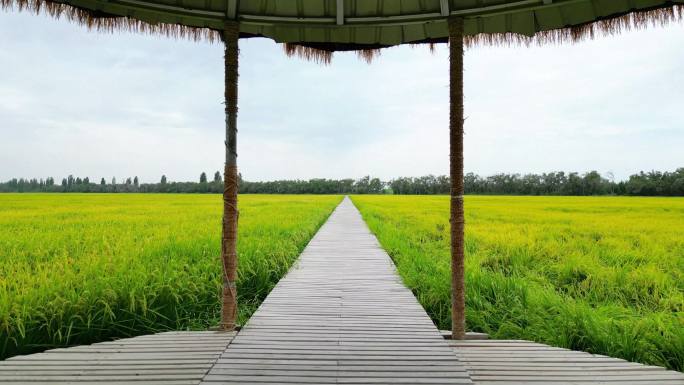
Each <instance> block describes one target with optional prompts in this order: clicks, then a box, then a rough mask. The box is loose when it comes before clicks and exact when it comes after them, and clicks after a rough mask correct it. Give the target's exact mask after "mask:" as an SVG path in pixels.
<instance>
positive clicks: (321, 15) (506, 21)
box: [0, 0, 684, 61]
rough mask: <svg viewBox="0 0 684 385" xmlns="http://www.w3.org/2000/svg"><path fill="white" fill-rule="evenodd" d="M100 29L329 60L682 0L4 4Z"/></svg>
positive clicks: (569, 30)
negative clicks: (454, 20)
mask: <svg viewBox="0 0 684 385" xmlns="http://www.w3.org/2000/svg"><path fill="white" fill-rule="evenodd" d="M0 5H1V6H2V7H3V8H17V9H20V10H29V11H33V12H45V13H47V14H49V15H51V16H54V17H64V18H67V19H69V20H72V21H76V22H78V23H80V24H83V25H86V26H88V27H90V28H93V29H97V30H104V31H115V30H131V31H137V32H143V33H160V34H163V35H167V36H173V37H189V38H192V39H208V40H218V39H220V37H221V31H222V29H223V28H224V25H225V23H226V22H235V21H237V22H239V24H240V33H241V37H253V36H263V37H267V38H271V39H273V40H275V41H276V42H279V43H287V46H286V51H287V52H288V53H289V54H297V55H301V56H304V57H308V58H310V59H316V60H320V61H329V60H330V57H331V54H332V52H335V51H348V50H356V51H360V55H361V56H362V57H364V58H365V59H367V60H369V59H370V58H372V56H373V54H374V52H376V51H375V50H377V49H379V48H384V47H390V46H394V45H399V44H423V43H428V44H435V43H442V42H446V41H447V36H448V28H447V23H446V19H447V17H448V16H456V17H462V18H463V19H464V34H465V40H466V44H468V45H473V44H511V43H522V44H535V43H548V42H552V43H556V42H566V41H577V40H581V39H585V38H593V37H594V36H596V35H601V34H613V33H617V32H620V31H622V30H625V29H630V28H642V27H645V26H648V25H661V24H664V23H667V22H670V21H673V20H681V19H682V16H683V15H684V0H489V1H486V2H485V1H480V0H401V1H400V0H173V1H170V0H64V1H62V2H57V1H53V0H0Z"/></svg>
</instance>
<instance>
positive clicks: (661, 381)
mask: <svg viewBox="0 0 684 385" xmlns="http://www.w3.org/2000/svg"><path fill="white" fill-rule="evenodd" d="M449 344H450V345H451V346H452V347H453V349H454V351H455V352H456V354H457V355H458V356H459V358H460V359H461V360H462V361H463V362H464V364H465V365H466V368H467V369H468V371H469V373H470V375H471V378H472V380H473V382H474V383H476V384H478V385H526V384H540V385H541V384H545V385H546V384H549V385H573V384H581V385H600V384H615V385H618V384H619V385H684V374H683V373H679V372H675V371H672V370H665V369H664V368H661V367H659V366H649V365H641V364H636V363H633V362H628V361H625V360H620V359H617V358H612V357H606V356H601V355H596V354H589V353H585V352H576V351H572V350H567V349H561V348H555V347H551V346H548V345H544V344H538V343H535V342H529V341H519V340H518V341H515V340H480V341H449Z"/></svg>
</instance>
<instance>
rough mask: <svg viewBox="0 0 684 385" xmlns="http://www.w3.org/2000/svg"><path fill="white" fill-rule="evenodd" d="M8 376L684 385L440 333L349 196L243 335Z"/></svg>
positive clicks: (18, 362)
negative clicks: (459, 339) (455, 339)
mask: <svg viewBox="0 0 684 385" xmlns="http://www.w3.org/2000/svg"><path fill="white" fill-rule="evenodd" d="M471 380H472V382H471ZM10 383H11V384H17V385H29V384H30V385H48V384H50V385H58V384H59V385H66V384H74V385H83V384H96V385H105V384H109V385H133V384H135V385H142V384H150V385H161V384H168V385H200V384H204V385H218V384H247V385H249V384H333V383H335V384H399V383H404V384H454V383H456V384H468V383H475V384H480V385H514V384H516V385H518V384H520V385H531V384H535V385H541V384H551V385H599V384H604V385H605V384H615V385H617V384H625V385H684V374H682V373H677V372H673V371H667V370H665V369H663V368H659V367H654V366H646V365H639V364H634V363H630V362H627V361H624V360H619V359H615V358H610V357H605V356H597V355H590V354H588V353H582V352H573V351H569V350H565V349H560V348H554V347H550V346H546V345H542V344H537V343H532V342H527V341H496V340H469V341H448V340H444V339H443V338H442V336H441V334H440V332H439V331H438V330H437V329H436V328H435V326H434V325H433V324H432V322H431V321H430V319H429V318H428V316H427V314H426V313H425V311H424V310H423V309H422V308H421V307H420V305H419V304H418V302H417V301H416V299H415V297H414V296H413V295H412V294H411V292H410V291H409V290H408V289H407V288H406V287H405V286H404V285H403V284H402V283H401V281H400V279H399V277H398V276H397V274H396V272H395V270H394V265H393V264H392V262H391V260H390V258H389V257H388V256H387V254H386V253H385V252H384V251H382V249H381V248H380V247H379V245H378V243H377V240H376V239H375V237H374V236H372V235H371V234H370V232H369V231H368V229H367V227H366V225H365V223H364V222H363V221H362V220H361V217H360V215H359V213H358V211H357V210H356V209H355V208H354V207H353V205H352V204H351V202H349V200H348V199H345V200H344V201H343V203H342V204H341V205H340V206H339V207H338V208H337V209H336V211H335V212H334V213H333V215H332V216H331V217H330V219H329V221H328V222H326V224H325V225H324V226H323V227H322V228H321V230H320V231H319V232H318V234H316V236H315V237H314V238H313V239H312V241H311V243H310V244H309V245H308V246H307V248H306V249H305V251H304V252H303V254H302V255H301V257H300V259H299V261H298V263H297V264H296V265H295V266H294V267H293V269H291V271H290V272H289V273H288V274H287V276H286V277H285V278H283V279H282V280H281V281H280V282H279V283H278V285H277V286H276V287H275V289H274V290H273V291H272V292H271V293H270V294H269V296H268V297H267V299H266V300H265V301H264V303H263V304H262V306H261V307H260V308H259V310H257V312H256V313H255V314H254V316H253V317H252V318H251V319H250V321H249V322H248V324H247V325H246V326H245V327H244V328H243V329H242V330H241V331H240V332H239V333H238V334H237V335H235V333H221V332H168V333H160V334H155V335H150V336H141V337H135V338H129V339H122V340H119V341H114V342H104V343H99V344H93V345H89V346H80V347H74V348H66V349H55V350H50V351H47V352H44V353H38V354H32V355H27V356H20V357H13V358H10V359H9V360H6V361H4V362H0V384H10Z"/></svg>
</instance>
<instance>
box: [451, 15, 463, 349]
mask: <svg viewBox="0 0 684 385" xmlns="http://www.w3.org/2000/svg"><path fill="white" fill-rule="evenodd" d="M449 102H450V105H449V145H450V147H449V148H450V154H449V159H450V167H449V171H450V176H451V212H450V219H449V222H450V223H451V338H453V339H463V338H465V267H464V255H463V254H464V253H463V249H464V247H463V246H464V245H463V240H464V236H463V233H464V225H465V220H464V218H463V192H464V191H463V19H462V18H458V17H450V18H449Z"/></svg>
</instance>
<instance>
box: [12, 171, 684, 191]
mask: <svg viewBox="0 0 684 385" xmlns="http://www.w3.org/2000/svg"><path fill="white" fill-rule="evenodd" d="M238 183H239V192H240V193H242V194H383V193H384V194H418V195H429V194H449V189H450V185H451V183H450V179H449V177H448V176H446V175H439V176H434V175H426V176H421V177H400V178H395V179H392V180H390V181H388V182H384V181H381V180H380V179H379V178H371V177H370V176H365V177H363V178H360V179H309V180H277V181H268V182H250V181H246V180H244V179H243V178H242V176H241V175H240V176H239V181H238ZM464 188H465V193H466V194H483V195H634V196H684V168H678V169H677V170H675V171H673V172H667V171H666V172H661V171H650V172H643V171H642V172H639V173H638V174H634V175H631V176H630V177H629V178H628V179H627V180H624V181H617V182H616V181H614V180H613V178H612V176H611V175H605V176H604V175H601V174H600V173H598V172H596V171H590V172H587V173H584V174H580V173H577V172H569V173H565V172H563V171H559V172H549V173H542V174H503V173H502V174H495V175H490V176H486V177H482V176H479V175H477V174H474V173H468V174H466V175H465V177H464ZM0 192H82V193H104V192H107V193H221V192H223V178H222V175H221V173H220V172H218V171H217V172H216V173H214V177H213V179H211V180H209V179H208V178H207V174H206V173H204V172H203V173H201V174H200V177H199V180H198V181H197V182H172V181H169V180H168V179H167V178H166V176H165V175H162V177H161V178H160V180H159V182H158V183H140V182H139V179H138V177H137V176H135V177H132V178H130V177H129V178H126V179H125V180H124V181H122V182H117V180H116V178H112V179H111V180H110V181H107V180H105V178H101V179H100V181H99V183H98V182H93V181H91V180H90V179H89V178H88V177H85V178H80V177H74V176H72V175H70V176H69V177H67V178H64V179H62V181H61V183H59V184H57V183H55V179H54V178H51V177H49V178H46V179H35V178H34V179H24V178H21V179H16V178H15V179H11V180H9V181H7V182H4V183H0Z"/></svg>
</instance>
